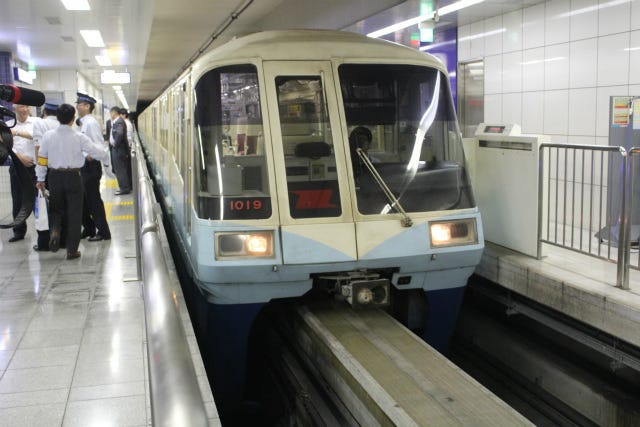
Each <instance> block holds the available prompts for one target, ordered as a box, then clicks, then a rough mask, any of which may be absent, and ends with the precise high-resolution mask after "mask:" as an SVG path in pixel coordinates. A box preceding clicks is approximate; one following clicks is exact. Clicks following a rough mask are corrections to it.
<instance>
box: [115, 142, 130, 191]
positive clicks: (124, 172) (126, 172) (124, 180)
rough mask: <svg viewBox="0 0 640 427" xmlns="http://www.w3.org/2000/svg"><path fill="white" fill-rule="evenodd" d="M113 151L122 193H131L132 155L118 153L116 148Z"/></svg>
mask: <svg viewBox="0 0 640 427" xmlns="http://www.w3.org/2000/svg"><path fill="white" fill-rule="evenodd" d="M112 150H113V165H114V166H115V169H116V179H117V180H118V187H120V191H131V155H130V154H122V153H118V150H116V149H115V148H112Z"/></svg>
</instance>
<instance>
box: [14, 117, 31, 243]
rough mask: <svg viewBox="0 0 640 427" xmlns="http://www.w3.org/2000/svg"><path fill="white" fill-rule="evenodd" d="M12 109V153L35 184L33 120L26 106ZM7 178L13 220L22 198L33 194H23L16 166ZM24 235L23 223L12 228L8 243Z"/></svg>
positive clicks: (25, 226) (25, 231) (24, 225)
mask: <svg viewBox="0 0 640 427" xmlns="http://www.w3.org/2000/svg"><path fill="white" fill-rule="evenodd" d="M13 109H14V111H15V113H16V125H15V126H14V127H13V128H11V133H12V134H13V152H14V153H15V155H16V157H18V159H19V160H20V162H21V163H22V164H23V165H24V167H25V168H27V172H28V173H29V176H30V177H31V179H32V180H33V181H34V182H35V173H34V167H35V150H34V146H33V122H34V121H35V119H34V118H33V117H31V116H30V107H29V106H28V105H20V104H15V105H14V106H13ZM9 177H10V180H11V199H12V201H13V218H14V219H15V218H16V216H17V215H18V212H20V208H21V207H22V202H23V200H22V199H23V197H30V198H32V196H33V194H23V190H22V187H21V185H20V184H21V181H20V178H19V175H18V171H17V170H16V165H11V166H10V167H9ZM26 233H27V223H26V221H25V222H22V223H21V224H19V225H16V226H15V227H13V237H11V238H10V239H9V242H10V243H12V242H17V241H19V240H22V239H24V236H25V234H26Z"/></svg>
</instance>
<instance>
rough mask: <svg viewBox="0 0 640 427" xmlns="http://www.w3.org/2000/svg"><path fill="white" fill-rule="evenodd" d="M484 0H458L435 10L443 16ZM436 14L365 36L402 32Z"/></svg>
mask: <svg viewBox="0 0 640 427" xmlns="http://www.w3.org/2000/svg"><path fill="white" fill-rule="evenodd" d="M483 1H484V0H460V1H458V2H455V3H453V4H450V5H448V6H444V7H441V8H439V9H438V10H437V13H438V16H444V15H447V14H449V13H453V12H457V11H458V10H460V9H464V8H465V7H469V6H473V5H474V4H478V3H482V2H483ZM435 13H436V12H429V13H427V14H426V15H420V16H416V17H415V18H411V19H407V20H406V21H402V22H398V23H397V24H393V25H389V26H388V27H385V28H382V29H380V30H378V31H374V32H372V33H369V34H367V36H369V37H380V36H384V35H386V34H390V33H393V32H395V31H398V30H402V29H403V28H407V27H411V26H413V25H416V24H418V23H420V22H422V21H426V20H429V19H433V17H434V16H435Z"/></svg>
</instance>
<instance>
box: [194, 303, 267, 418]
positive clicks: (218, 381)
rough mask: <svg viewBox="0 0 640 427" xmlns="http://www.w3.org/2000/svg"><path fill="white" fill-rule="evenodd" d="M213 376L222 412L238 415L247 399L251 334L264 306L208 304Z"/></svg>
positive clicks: (208, 341)
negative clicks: (245, 393)
mask: <svg viewBox="0 0 640 427" xmlns="http://www.w3.org/2000/svg"><path fill="white" fill-rule="evenodd" d="M207 306H208V315H207V327H206V334H207V335H206V336H207V346H208V347H209V352H208V353H209V357H208V359H209V360H208V361H209V365H210V368H209V372H208V374H209V377H210V380H211V385H212V392H213V396H214V398H215V401H216V405H217V406H218V407H219V409H220V411H221V412H223V411H230V412H235V411H237V410H238V407H239V405H240V404H241V402H242V400H243V396H242V393H243V389H244V384H245V380H246V368H247V366H246V365H247V346H248V343H249V333H250V331H251V327H252V325H253V321H254V319H255V318H256V315H257V314H258V313H259V312H260V310H261V309H262V307H263V306H264V304H234V305H218V304H207Z"/></svg>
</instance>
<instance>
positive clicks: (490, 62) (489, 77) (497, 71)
mask: <svg viewBox="0 0 640 427" xmlns="http://www.w3.org/2000/svg"><path fill="white" fill-rule="evenodd" d="M501 92H502V55H494V56H487V57H485V58H484V93H486V94H489V95H490V94H494V93H501Z"/></svg>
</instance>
